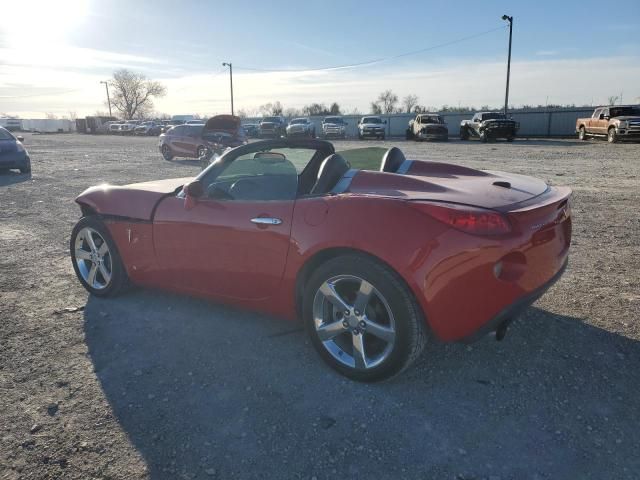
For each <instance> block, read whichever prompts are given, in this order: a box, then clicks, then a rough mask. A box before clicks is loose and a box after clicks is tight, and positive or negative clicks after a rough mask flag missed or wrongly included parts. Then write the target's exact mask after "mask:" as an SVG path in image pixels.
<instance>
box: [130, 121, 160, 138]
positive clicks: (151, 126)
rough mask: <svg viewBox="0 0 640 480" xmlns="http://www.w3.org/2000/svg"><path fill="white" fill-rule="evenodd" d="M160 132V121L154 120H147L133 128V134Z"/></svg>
mask: <svg viewBox="0 0 640 480" xmlns="http://www.w3.org/2000/svg"><path fill="white" fill-rule="evenodd" d="M160 133H162V123H160V122H159V121H156V120H147V121H146V122H142V123H141V124H140V125H138V126H137V127H136V128H135V129H134V130H133V134H134V135H148V136H157V135H160Z"/></svg>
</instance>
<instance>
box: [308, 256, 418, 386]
mask: <svg viewBox="0 0 640 480" xmlns="http://www.w3.org/2000/svg"><path fill="white" fill-rule="evenodd" d="M303 315H304V322H305V326H306V328H307V331H308V333H309V336H310V338H311V341H312V343H313V345H314V347H315V348H316V350H317V351H318V353H319V354H320V356H321V357H322V358H323V360H324V361H325V362H326V363H327V364H329V366H331V367H332V368H334V369H335V370H337V371H338V372H340V373H341V374H343V375H345V376H347V377H349V378H351V379H353V380H358V381H365V382H372V381H378V380H384V379H387V378H389V377H392V376H394V375H396V374H398V373H400V372H402V371H403V370H404V369H405V368H407V367H408V366H409V365H411V364H412V363H413V362H414V360H415V359H416V358H418V356H419V355H420V353H421V352H422V349H423V347H424V344H425V326H424V317H423V315H422V312H421V310H420V307H419V306H418V305H417V303H416V301H415V300H414V298H413V296H412V295H411V293H410V292H409V290H408V288H407V287H406V286H405V285H404V283H403V281H402V280H401V278H400V277H399V276H398V275H397V274H396V273H395V272H393V271H392V270H391V269H390V268H388V267H387V266H385V265H383V264H382V263H379V262H377V261H376V260H374V259H372V258H370V257H367V256H363V255H362V256H361V255H345V256H340V257H337V258H334V259H332V260H329V261H327V262H325V263H324V264H322V266H320V267H319V268H318V269H317V270H316V271H315V272H314V273H313V274H312V276H311V278H310V279H309V281H308V282H307V285H306V287H305V293H304V303H303Z"/></svg>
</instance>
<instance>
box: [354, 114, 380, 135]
mask: <svg viewBox="0 0 640 480" xmlns="http://www.w3.org/2000/svg"><path fill="white" fill-rule="evenodd" d="M386 124H387V121H386V120H384V121H383V120H382V119H381V118H380V117H375V116H374V117H362V118H361V119H360V120H359V121H358V138H359V139H360V140H362V139H364V138H378V139H382V140H384V137H385V129H386V127H385V125H386Z"/></svg>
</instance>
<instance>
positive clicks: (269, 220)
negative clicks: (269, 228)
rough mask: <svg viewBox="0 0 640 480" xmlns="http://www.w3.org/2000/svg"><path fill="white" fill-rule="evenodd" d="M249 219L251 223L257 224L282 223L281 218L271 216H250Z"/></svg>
mask: <svg viewBox="0 0 640 480" xmlns="http://www.w3.org/2000/svg"><path fill="white" fill-rule="evenodd" d="M251 221H252V222H253V223H257V224H258V225H280V224H281V223H282V220H280V219H279V218H272V217H256V218H252V219H251Z"/></svg>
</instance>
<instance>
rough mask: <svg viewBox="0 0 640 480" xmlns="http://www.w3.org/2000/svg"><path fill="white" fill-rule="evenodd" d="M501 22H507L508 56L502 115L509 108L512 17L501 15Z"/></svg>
mask: <svg viewBox="0 0 640 480" xmlns="http://www.w3.org/2000/svg"><path fill="white" fill-rule="evenodd" d="M502 20H506V21H507V22H509V56H508V58H507V90H506V92H505V94H504V114H505V116H506V115H507V110H508V108H509V75H510V74H511V36H512V35H513V17H510V16H508V15H502Z"/></svg>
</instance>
